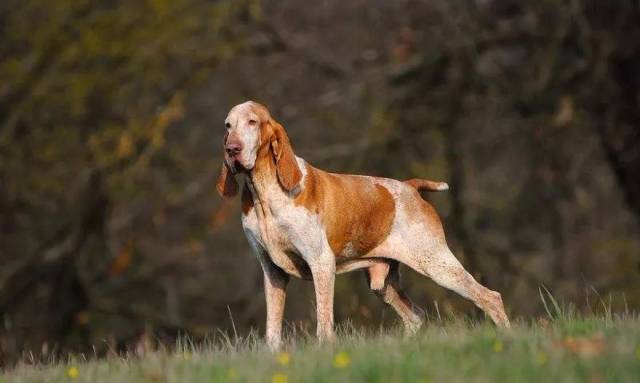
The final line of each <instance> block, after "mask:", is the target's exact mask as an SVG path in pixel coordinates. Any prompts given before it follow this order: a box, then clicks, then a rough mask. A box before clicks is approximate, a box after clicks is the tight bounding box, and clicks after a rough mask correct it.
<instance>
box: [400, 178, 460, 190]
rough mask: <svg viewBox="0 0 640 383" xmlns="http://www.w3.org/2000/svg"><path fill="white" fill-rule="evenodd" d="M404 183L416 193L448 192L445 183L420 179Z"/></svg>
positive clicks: (447, 186)
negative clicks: (416, 191)
mask: <svg viewBox="0 0 640 383" xmlns="http://www.w3.org/2000/svg"><path fill="white" fill-rule="evenodd" d="M404 183H406V184H408V185H410V186H411V187H413V188H415V189H416V190H418V191H444V190H449V185H448V184H447V183H446V182H438V181H430V180H424V179H421V178H412V179H410V180H406V181H404Z"/></svg>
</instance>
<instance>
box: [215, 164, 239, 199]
mask: <svg viewBox="0 0 640 383" xmlns="http://www.w3.org/2000/svg"><path fill="white" fill-rule="evenodd" d="M216 190H218V193H220V195H221V196H222V197H227V198H231V197H235V196H236V195H237V194H238V182H237V181H236V179H235V177H234V176H233V174H232V173H231V171H230V170H229V167H228V166H227V164H226V163H225V162H224V161H222V169H220V175H219V176H218V182H217V183H216Z"/></svg>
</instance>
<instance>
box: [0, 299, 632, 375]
mask: <svg viewBox="0 0 640 383" xmlns="http://www.w3.org/2000/svg"><path fill="white" fill-rule="evenodd" d="M545 298H547V302H549V303H550V308H549V310H551V311H553V310H556V311H555V312H550V319H549V320H547V319H543V320H539V321H535V322H532V323H526V322H523V321H521V322H519V323H515V324H514V328H513V329H512V330H510V331H501V330H498V329H496V328H495V327H493V326H492V325H490V324H488V323H469V322H464V321H461V320H454V321H451V322H449V323H437V324H427V325H426V326H425V328H424V329H423V330H422V331H421V332H420V333H419V334H417V335H415V336H413V337H408V338H407V337H403V336H402V335H401V334H400V333H399V331H397V330H392V331H390V332H389V331H380V332H377V333H363V332H359V331H356V330H354V329H352V328H342V329H340V335H339V340H338V341H337V342H336V343H335V344H334V345H324V346H320V345H317V344H316V343H315V341H313V338H312V337H308V336H300V335H299V336H296V337H295V338H296V339H295V342H294V341H292V340H290V341H289V343H288V346H287V347H286V352H283V353H279V354H272V353H270V352H269V351H268V350H267V349H266V347H265V346H264V344H263V343H262V341H261V340H260V339H259V338H258V337H256V336H249V337H247V338H242V339H236V340H232V339H230V338H226V337H219V338H218V339H216V340H211V341H208V342H204V343H202V344H194V343H192V342H190V341H189V340H188V339H183V340H181V341H179V342H178V344H177V345H176V347H175V350H174V351H171V352H168V351H153V352H149V353H147V354H146V355H144V356H142V357H136V356H122V357H110V358H106V359H101V360H82V358H79V357H74V358H70V359H69V360H68V361H66V362H58V363H53V364H46V365H32V364H29V363H27V362H23V363H22V364H20V365H18V366H16V367H15V368H14V369H12V370H11V371H7V372H5V373H4V374H3V375H1V376H0V382H12V383H13V382H18V383H19V382H71V381H73V382H91V383H96V382H227V381H228V382H273V383H292V382H467V381H474V382H550V381H556V382H585V381H589V382H604V381H611V382H631V381H639V380H640V319H638V317H637V316H635V315H630V314H625V315H618V316H616V315H612V314H611V313H610V312H608V313H606V315H603V316H601V317H596V316H589V317H580V316H577V315H574V314H572V312H571V310H565V309H562V310H563V311H558V310H560V308H561V307H560V306H559V305H558V306H557V307H556V309H553V307H554V304H553V303H551V302H550V301H549V299H548V298H549V297H548V296H547V297H545ZM551 314H553V315H551ZM560 314H562V316H560Z"/></svg>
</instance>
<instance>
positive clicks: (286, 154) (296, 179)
mask: <svg viewBox="0 0 640 383" xmlns="http://www.w3.org/2000/svg"><path fill="white" fill-rule="evenodd" d="M270 123H271V126H272V127H273V138H272V139H271V150H272V151H273V156H274V159H275V162H276V172H277V174H278V181H280V185H282V187H283V188H284V189H285V190H286V191H292V190H293V189H294V188H295V187H296V186H297V185H298V184H299V183H300V180H301V179H302V172H301V171H300V168H299V167H298V161H297V160H296V156H295V155H294V154H293V148H292V147H291V142H289V136H287V132H285V131H284V128H283V127H282V125H280V124H279V123H277V122H276V121H275V120H273V119H271V121H270Z"/></svg>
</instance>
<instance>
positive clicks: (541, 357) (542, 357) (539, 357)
mask: <svg viewBox="0 0 640 383" xmlns="http://www.w3.org/2000/svg"><path fill="white" fill-rule="evenodd" d="M548 360H549V357H547V354H545V353H544V352H542V351H540V352H538V353H537V354H536V363H537V364H539V365H540V366H544V365H545V364H547V361H548Z"/></svg>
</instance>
